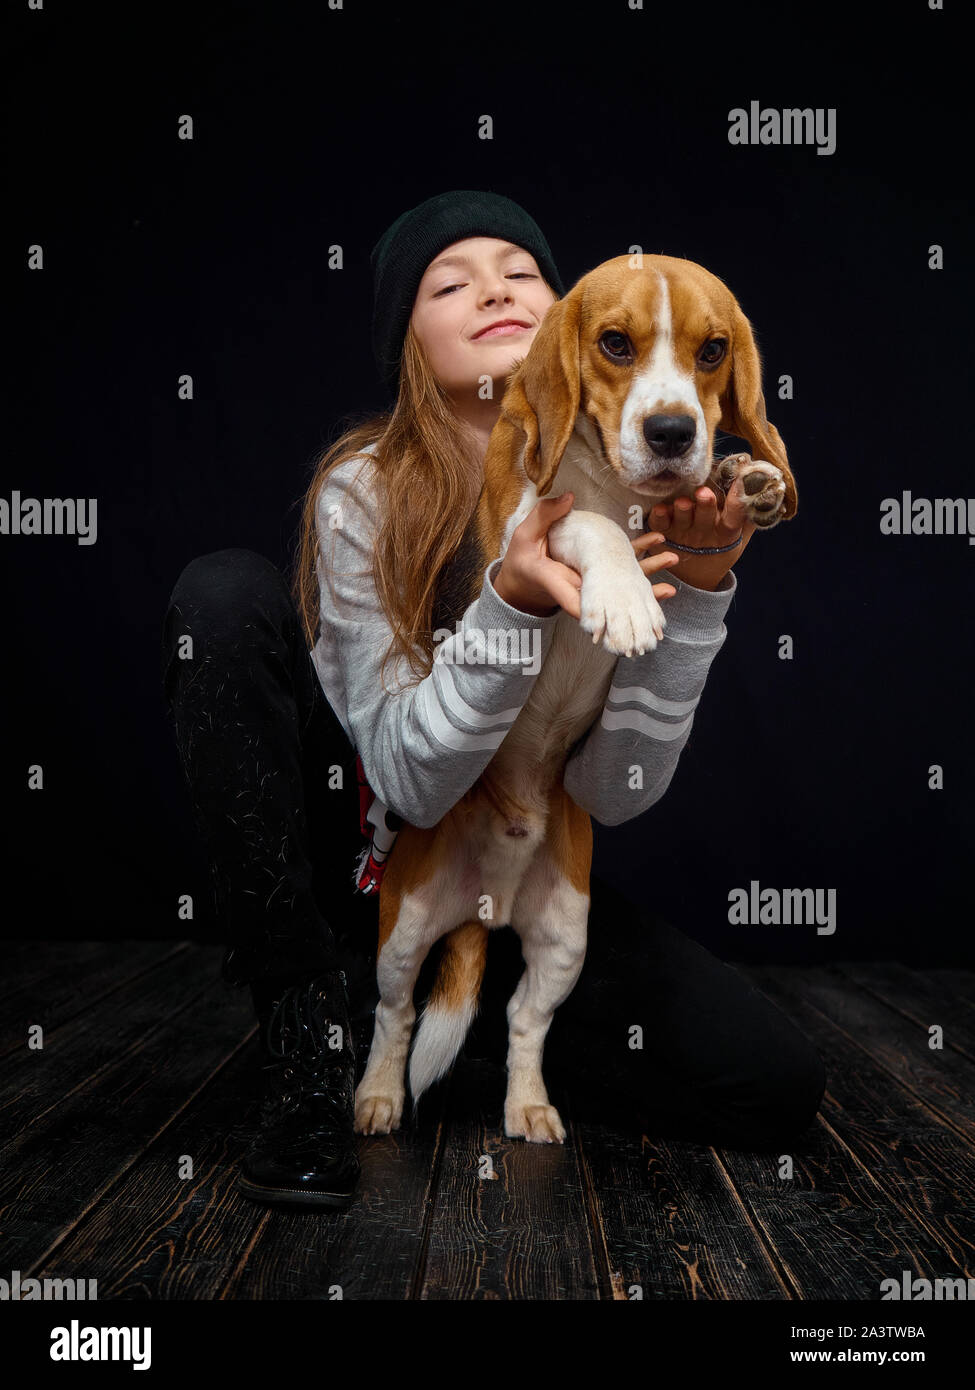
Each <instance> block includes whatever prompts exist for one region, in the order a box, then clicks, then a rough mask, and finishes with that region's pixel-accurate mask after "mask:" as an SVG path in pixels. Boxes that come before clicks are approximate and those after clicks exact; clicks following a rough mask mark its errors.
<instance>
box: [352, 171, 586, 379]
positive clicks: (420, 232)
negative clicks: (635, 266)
mask: <svg viewBox="0 0 975 1390" xmlns="http://www.w3.org/2000/svg"><path fill="white" fill-rule="evenodd" d="M470 236H493V237H501V238H503V239H504V240H505V241H513V242H514V243H515V244H516V245H517V246H522V247H524V249H525V250H526V251H530V252H531V254H532V255H533V256H534V257H535V260H536V261H537V263H538V268H539V270H540V271H541V272H542V275H543V276H544V278H545V280H546V282H547V283H548V284H549V285H550V286H551V288H552V290H553V292H554V293H555V294H556V295H558V296H559V298H561V297H562V295H563V294H564V293H565V290H564V289H563V287H562V281H561V279H560V278H559V272H558V270H557V269H556V266H555V261H554V260H553V259H552V252H551V251H550V250H549V245H548V242H547V241H546V240H545V238H544V237H543V236H542V233H541V230H540V228H539V227H538V225H537V224H536V223H535V222H534V221H533V220H532V218H531V217H529V215H528V213H527V212H526V211H525V210H524V208H522V207H519V205H518V204H517V203H515V202H513V201H512V200H511V199H510V198H505V197H503V196H502V194H500V193H480V192H476V191H474V190H472V189H460V190H456V191H454V192H452V193H438V194H437V195H436V196H435V197H433V198H428V199H427V200H426V202H425V203H420V205H419V206H418V207H415V208H410V209H409V211H407V212H404V213H402V214H401V215H400V216H399V217H397V219H396V221H395V222H394V223H393V225H392V226H391V227H389V228H387V230H386V231H385V232H384V233H383V235H382V236H381V237H380V238H379V240H378V241H377V242H376V245H375V246H374V247H373V249H372V254H371V256H370V261H371V263H372V277H373V313H372V350H373V354H374V355H375V358H376V365H377V366H378V368H379V374H380V376H381V377H382V379H383V381H384V382H385V383H386V385H387V386H389V387H392V388H393V389H394V390H395V388H396V381H397V377H398V375H399V365H400V356H401V354H402V351H403V340H404V338H405V337H406V329H407V327H408V325H409V322H410V315H411V314H412V312H413V303H414V301H415V299H416V292H417V290H418V289H419V287H420V281H421V280H422V279H423V276H424V273H425V271H426V268H427V266H428V265H429V264H430V262H431V261H432V260H433V258H434V257H435V256H438V255H439V254H440V252H441V251H442V250H443V249H444V248H445V247H447V246H450V245H451V244H452V243H453V242H455V241H461V240H462V239H463V238H464V237H470Z"/></svg>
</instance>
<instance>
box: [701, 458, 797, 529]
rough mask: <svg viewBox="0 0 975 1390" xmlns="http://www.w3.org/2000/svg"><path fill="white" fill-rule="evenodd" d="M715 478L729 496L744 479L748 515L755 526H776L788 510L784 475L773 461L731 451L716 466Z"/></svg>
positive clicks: (743, 486) (743, 487) (713, 474)
mask: <svg viewBox="0 0 975 1390" xmlns="http://www.w3.org/2000/svg"><path fill="white" fill-rule="evenodd" d="M712 477H713V478H714V480H715V482H716V483H717V484H718V485H719V487H720V488H721V489H722V490H723V491H724V493H725V494H726V495H727V494H728V493H729V492H730V491H731V489H732V488H733V487H734V485H735V483H736V482H737V480H738V479H739V478H740V479H741V497H742V501H743V502H744V504H745V515H746V516H747V518H748V520H749V521H751V522H753V523H754V524H755V525H756V526H761V527H764V528H765V529H766V530H768V528H769V527H770V526H776V525H778V523H779V522H780V521H781V520H782V513H783V511H784V510H785V477H784V475H783V473H782V470H781V469H780V468H776V466H775V464H774V463H766V461H765V460H764V459H753V458H752V456H751V455H750V454H729V455H728V457H727V458H724V459H722V460H721V461H720V463H718V464H716V465H715V468H714V472H713V473H712Z"/></svg>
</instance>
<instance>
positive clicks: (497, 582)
mask: <svg viewBox="0 0 975 1390" xmlns="http://www.w3.org/2000/svg"><path fill="white" fill-rule="evenodd" d="M574 498H575V494H574V493H572V492H563V493H562V495H561V496H560V497H540V498H539V500H538V502H537V503H536V504H535V506H534V507H533V508H532V510H531V511H530V512H529V513H528V515H527V516H526V517H525V519H524V521H522V522H521V523H520V524H519V525H518V526H516V527H515V529H514V531H512V533H511V541H510V542H509V544H508V549H507V550H506V551H505V553H504V559H503V560H502V561H501V566H500V568H499V569H498V572H497V574H496V575H495V577H494V588H495V591H496V593H498V594H499V595H500V596H501V598H503V599H504V601H505V603H510V604H511V606H512V608H517V609H518V610H519V612H521V613H530V614H532V616H533V617H536V618H549V617H551V616H552V614H553V613H555V612H556V611H557V609H558V608H560V607H561V608H564V609H565V611H566V613H568V614H569V615H570V616H571V617H573V618H575V619H577V620H578V618H579V617H580V616H581V614H582V606H581V604H580V602H579V592H580V590H581V589H582V575H581V574H579V572H578V571H577V570H574V569H572V568H571V567H570V566H569V565H563V564H562V563H561V561H559V560H554V559H553V558H552V556H551V555H549V553H548V530H549V527H550V526H552V525H553V524H554V523H555V522H556V521H558V520H559V519H560V518H561V517H563V516H565V515H566V514H567V513H568V512H569V511H570V510H571V508H572V503H573V501H574ZM655 538H656V540H657V541H663V540H664V536H663V535H662V534H660V533H655ZM650 539H651V538H650V537H649V536H648V537H644V538H643V540H644V541H645V542H647V543H649V541H650ZM677 559H678V557H677V556H676V555H674V554H673V552H666V553H664V554H663V555H658V556H654V557H653V561H652V564H647V558H645V559H644V561H643V564H641V568H644V565H646V568H645V569H644V573H645V574H646V575H647V578H648V579H649V577H650V573H649V571H650V570H651V569H662V568H664V566H665V565H667V564H668V563H675V562H676V561H677ZM653 592H654V594H655V595H656V597H657V598H658V599H661V598H671V597H673V595H674V594H675V593H676V592H677V591H676V590H675V588H674V586H673V585H672V584H666V583H660V584H654V586H653Z"/></svg>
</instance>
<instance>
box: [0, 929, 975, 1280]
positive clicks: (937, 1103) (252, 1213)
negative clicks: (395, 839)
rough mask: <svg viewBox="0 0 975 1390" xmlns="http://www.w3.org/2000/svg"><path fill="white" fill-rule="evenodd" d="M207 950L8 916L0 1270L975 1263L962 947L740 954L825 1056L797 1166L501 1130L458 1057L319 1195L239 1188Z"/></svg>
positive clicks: (973, 1006)
mask: <svg viewBox="0 0 975 1390" xmlns="http://www.w3.org/2000/svg"><path fill="white" fill-rule="evenodd" d="M220 954H221V953H220V952H219V951H218V950H215V949H213V948H206V947H201V946H198V945H195V944H193V943H172V942H149V943H145V942H142V943H138V942H133V943H120V942H101V943H99V942H89V943H78V944H66V943H38V942H31V943H29V944H24V943H15V942H0V962H2V979H0V1057H2V1059H3V1068H2V1073H0V1077H2V1080H0V1275H2V1276H3V1277H5V1278H9V1277H10V1273H11V1271H13V1270H15V1269H17V1270H19V1271H20V1275H21V1279H22V1280H23V1279H24V1278H26V1277H27V1276H28V1275H29V1274H30V1275H33V1276H36V1277H44V1276H48V1277H51V1278H62V1279H63V1278H72V1277H73V1278H77V1279H92V1278H97V1280H98V1298H99V1300H100V1301H106V1300H111V1299H215V1298H222V1299H316V1298H317V1299H325V1298H329V1297H330V1296H334V1295H330V1293H329V1290H330V1288H332V1287H333V1286H335V1285H340V1286H341V1288H342V1294H343V1296H344V1297H345V1298H351V1299H375V1298H387V1299H388V1298H392V1299H410V1298H422V1299H463V1300H474V1299H486V1298H495V1299H522V1300H524V1299H625V1298H627V1297H630V1296H632V1293H631V1292H630V1291H631V1289H632V1286H634V1285H639V1286H640V1287H641V1288H642V1291H643V1297H644V1298H647V1299H671V1300H674V1299H677V1300H685V1299H857V1300H871V1301H874V1300H877V1299H878V1297H879V1284H880V1281H881V1280H882V1279H884V1278H888V1277H891V1276H892V1275H893V1276H895V1277H896V1276H898V1275H899V1273H900V1271H901V1270H903V1269H910V1270H912V1271H913V1272H914V1274H915V1275H918V1276H923V1277H927V1278H930V1279H934V1278H943V1277H958V1276H964V1277H968V1278H972V1277H975V1258H973V1252H975V975H972V974H970V973H968V972H965V971H960V970H951V971H945V970H930V971H924V972H918V971H914V970H910V969H907V968H905V967H903V966H900V965H897V964H893V963H884V964H871V965H863V964H848V965H842V966H834V967H830V968H825V969H808V968H804V969H783V968H775V969H769V968H764V969H756V968H751V967H739V968H740V969H743V970H744V972H745V973H746V974H748V975H749V976H750V977H751V979H752V980H753V981H754V982H755V984H756V985H757V986H758V987H759V988H760V989H762V990H763V991H764V992H765V993H766V994H767V995H768V996H769V997H770V998H771V999H772V1000H773V1001H774V1002H776V1003H777V1004H779V1005H780V1006H782V1007H784V1008H785V1009H786V1010H787V1011H788V1012H789V1013H790V1014H791V1016H792V1017H793V1018H794V1019H795V1021H796V1022H797V1023H798V1024H799V1026H800V1027H801V1028H802V1029H803V1030H804V1031H805V1032H806V1033H807V1035H808V1036H809V1037H810V1038H811V1039H812V1040H813V1041H814V1042H815V1043H816V1044H817V1045H818V1047H819V1048H820V1051H821V1052H822V1054H823V1056H824V1058H825V1060H826V1064H827V1069H828V1073H829V1078H830V1079H829V1089H828V1092H827V1095H826V1099H825V1101H824V1104H823V1109H822V1112H821V1115H820V1117H819V1119H818V1120H817V1122H816V1124H815V1126H814V1127H813V1128H812V1129H811V1130H810V1131H809V1134H808V1136H807V1137H806V1139H805V1140H804V1141H803V1144H802V1146H801V1150H800V1146H796V1147H797V1150H799V1151H797V1152H796V1154H795V1174H794V1177H793V1178H792V1179H790V1180H783V1179H782V1178H781V1177H780V1176H779V1172H778V1165H777V1157H776V1155H774V1154H770V1153H747V1152H740V1151H730V1150H722V1149H712V1148H707V1147H705V1146H703V1145H699V1144H692V1143H683V1142H671V1143H664V1142H656V1141H655V1142H651V1141H650V1140H649V1139H648V1138H647V1137H646V1136H643V1135H641V1134H639V1133H637V1132H615V1131H614V1130H611V1129H607V1128H605V1127H602V1126H595V1125H593V1124H591V1123H581V1122H580V1123H573V1121H572V1116H571V1109H570V1110H569V1113H568V1114H566V1112H565V1111H563V1118H564V1119H566V1121H567V1124H568V1127H569V1137H568V1139H567V1141H566V1144H565V1146H564V1147H560V1146H547V1145H534V1144H526V1143H524V1142H523V1141H518V1140H508V1139H506V1138H505V1136H504V1133H503V1130H502V1129H501V1128H500V1127H495V1124H494V1123H493V1122H494V1121H495V1119H496V1118H498V1117H499V1116H500V1112H501V1101H502V1098H503V1088H504V1076H503V1071H502V1070H501V1069H499V1068H496V1067H494V1066H492V1065H491V1064H488V1063H483V1062H481V1063H474V1062H465V1063H463V1064H459V1065H458V1067H457V1068H456V1069H455V1071H454V1074H453V1078H452V1080H451V1081H450V1082H449V1083H447V1084H445V1085H443V1086H442V1087H440V1088H439V1091H438V1092H436V1093H434V1094H432V1095H431V1096H430V1097H429V1102H430V1108H429V1109H428V1110H427V1112H426V1118H424V1116H423V1112H422V1111H421V1116H420V1122H419V1124H418V1126H417V1128H416V1130H415V1131H412V1130H410V1129H406V1130H404V1131H403V1132H400V1133H397V1134H394V1135H390V1136H375V1137H371V1138H363V1139H362V1140H361V1141H360V1142H361V1157H362V1167H363V1174H362V1181H361V1186H360V1190H359V1197H358V1200H357V1202H356V1204H355V1205H354V1206H353V1207H352V1208H351V1209H350V1210H349V1211H348V1212H344V1213H338V1214H329V1215H323V1214H317V1213H313V1212H309V1213H305V1212H291V1213H288V1212H280V1211H271V1210H268V1209H265V1208H263V1207H261V1206H258V1205H255V1204H254V1203H252V1202H250V1201H248V1200H247V1199H246V1198H244V1197H242V1196H240V1195H239V1194H238V1193H237V1192H236V1191H235V1188H234V1176H235V1167H236V1161H237V1159H238V1157H239V1155H240V1153H241V1151H242V1148H243V1147H245V1146H246V1141H247V1136H248V1135H249V1134H250V1133H251V1132H252V1126H253V1125H254V1124H255V1123H256V1117H255V1115H254V1110H255V1107H256V1104H257V1101H258V1098H259V1089H260V1076H259V1052H258V1042H257V1037H256V1027H255V1023H254V1020H253V1018H252V1015H251V1012H250V1007H249V999H248V997H247V995H246V993H245V992H239V993H238V992H235V991H232V990H230V989H228V988H227V987H226V986H225V985H224V984H223V983H222V982H221V980H220V978H219V962H220ZM31 1024H41V1025H42V1026H43V1028H44V1047H43V1050H32V1049H30V1048H29V1047H28V1045H27V1030H28V1027H29V1025H31ZM932 1024H938V1025H940V1026H941V1027H942V1028H943V1029H944V1047H943V1049H942V1050H932V1049H930V1048H929V1046H928V1036H929V1035H928V1029H929V1026H930V1025H932ZM472 1096H475V1097H476V1098H477V1099H475V1100H472V1099H471V1097H472ZM483 1155H489V1156H490V1159H491V1164H492V1166H493V1169H494V1172H495V1173H496V1177H495V1178H493V1179H491V1178H485V1177H482V1176H479V1168H480V1167H481V1166H482V1164H483V1158H482V1156H483ZM190 1161H191V1162H192V1176H181V1169H180V1165H181V1163H183V1164H187V1163H188V1162H190Z"/></svg>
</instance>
